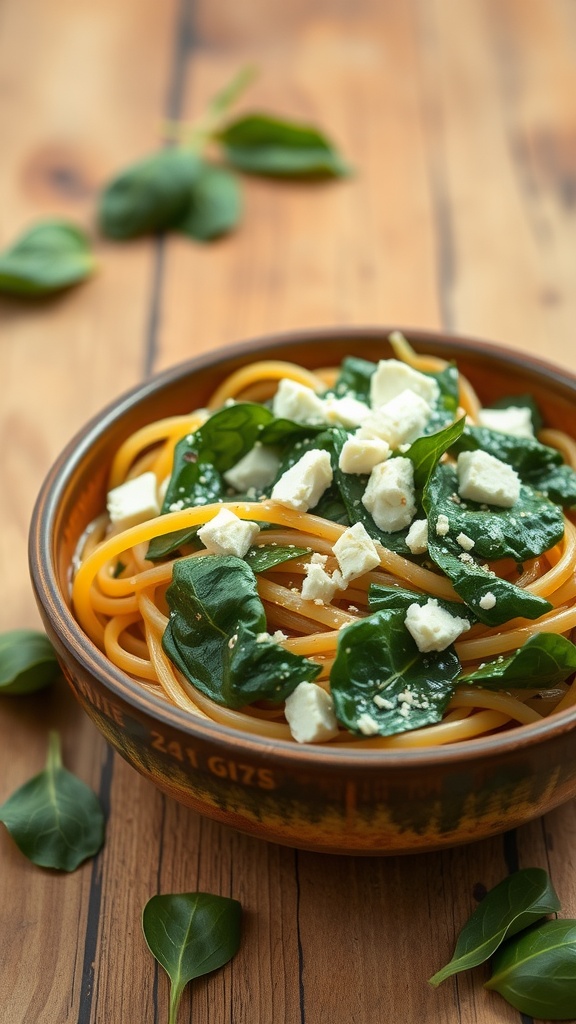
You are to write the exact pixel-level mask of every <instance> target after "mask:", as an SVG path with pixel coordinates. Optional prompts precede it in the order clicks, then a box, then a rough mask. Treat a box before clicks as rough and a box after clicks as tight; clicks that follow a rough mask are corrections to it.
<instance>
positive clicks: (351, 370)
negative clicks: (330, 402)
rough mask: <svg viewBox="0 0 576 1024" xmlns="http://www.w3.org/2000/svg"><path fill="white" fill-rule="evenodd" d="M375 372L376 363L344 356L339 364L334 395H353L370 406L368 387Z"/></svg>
mask: <svg viewBox="0 0 576 1024" xmlns="http://www.w3.org/2000/svg"><path fill="white" fill-rule="evenodd" d="M375 372H376V363H371V362H369V360H368V359H359V358H358V357H357V356H346V358H345V359H343V360H342V363H341V364H340V370H339V372H338V377H337V378H336V383H335V385H334V394H335V395H338V396H343V395H353V396H354V398H358V399H359V400H360V401H361V402H366V403H368V404H370V385H371V381H372V375H373V374H374V373H375Z"/></svg>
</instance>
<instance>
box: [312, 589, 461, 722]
mask: <svg viewBox="0 0 576 1024" xmlns="http://www.w3.org/2000/svg"><path fill="white" fill-rule="evenodd" d="M405 617H406V612H405V610H404V609H402V610H391V609H387V610H384V611H378V612H374V613H373V614H372V615H369V616H367V617H366V618H365V619H362V620H361V621H360V622H356V623H354V624H353V625H351V626H347V627H346V628H345V629H343V630H341V633H340V636H339V637H338V647H337V651H336V659H335V661H334V665H333V666H332V671H331V673H330V690H331V693H332V699H333V701H334V711H335V714H336V718H337V719H338V721H339V722H341V723H342V725H344V726H346V728H347V729H350V731H351V732H355V733H364V734H368V735H370V734H371V733H374V734H376V733H378V734H379V735H380V736H390V735H392V734H394V733H400V732H405V731H406V730H408V729H420V728H422V726H425V725H431V724H432V723H434V722H439V721H440V719H441V718H442V715H443V713H444V710H445V708H446V705H447V704H448V701H449V700H450V698H451V696H452V694H453V692H454V680H455V679H456V677H457V675H458V673H459V671H460V662H459V661H458V658H457V657H456V654H455V653H454V649H453V648H452V647H450V648H447V649H446V650H445V651H441V652H439V653H438V652H432V653H430V654H422V653H421V652H420V651H419V650H418V648H417V646H416V644H415V643H414V640H413V639H412V637H411V636H410V634H409V632H408V630H407V629H406V627H405V625H404V619H405Z"/></svg>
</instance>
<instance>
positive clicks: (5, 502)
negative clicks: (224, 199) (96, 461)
mask: <svg viewBox="0 0 576 1024" xmlns="http://www.w3.org/2000/svg"><path fill="white" fill-rule="evenodd" d="M247 62H253V63H255V64H256V65H257V66H258V68H259V70H260V74H259V78H258V80H257V81H256V82H255V84H254V85H253V86H252V88H251V90H250V92H249V94H248V95H247V96H246V98H245V99H244V100H243V101H242V104H241V108H242V109H248V108H255V107H262V108H266V109H268V110H271V111H273V112H275V113H282V114H284V115H286V116H292V117H294V118H297V119H301V120H308V121H314V122H317V123H318V124H320V125H321V126H323V127H324V128H325V129H326V130H327V131H328V132H329V133H330V134H331V135H332V136H333V137H334V139H335V140H337V142H338V143H339V144H340V147H341V148H342V150H343V152H344V153H345V155H346V156H347V157H348V158H349V159H350V160H351V161H352V162H353V163H354V165H355V167H356V174H355V176H353V177H351V178H350V179H348V180H346V181H339V182H334V183H331V184H325V185H318V186H298V185H294V184H286V183H283V184H279V183H273V182H272V183H270V182H266V181H264V180H255V179H253V180H251V181H247V182H246V210H245V219H244V223H243V225H242V228H241V230H239V231H238V232H237V233H235V234H234V235H231V236H230V237H229V238H227V239H225V240H222V241H220V242H219V243H217V244H215V245H213V246H204V247H202V246H198V245H194V244H192V243H191V242H189V241H188V240H186V239H183V238H178V237H175V236H174V237H170V238H169V240H157V241H150V240H143V241H138V242H133V243H130V244H125V245H122V244H114V243H111V242H105V241H104V240H103V239H101V238H97V236H96V233H95V230H94V226H93V225H94V209H95V201H96V197H97V193H98V190H99V189H100V187H101V186H102V184H103V183H104V182H105V181H106V180H107V179H108V178H109V177H110V175H112V174H113V173H115V172H116V171H118V170H119V169H120V168H121V167H124V166H125V165H126V164H127V163H129V162H131V161H132V160H134V159H136V158H138V157H139V156H141V155H143V154H145V153H146V152H148V151H150V150H152V149H154V148H155V147H156V146H157V145H158V144H159V141H160V138H161V132H162V124H163V122H164V121H165V120H166V119H176V118H181V117H182V118H186V119H189V118H192V117H194V116H195V115H197V114H198V113H199V112H200V111H201V110H202V109H203V105H204V103H205V101H206V100H207V98H208V97H210V96H211V95H212V94H213V93H214V92H215V91H216V90H217V89H218V88H219V87H220V86H221V85H222V84H223V83H224V82H225V81H226V80H227V79H228V78H229V77H230V76H231V75H232V74H233V73H234V72H235V71H236V70H238V68H239V67H241V66H242V65H244V64H245V63H247ZM239 109H240V108H239ZM0 117H1V125H2V130H1V135H0V137H1V139H2V160H1V161H0V197H1V209H2V218H1V225H0V244H1V245H7V244H8V243H9V242H11V241H12V240H13V239H14V238H15V236H16V235H17V234H18V233H19V232H20V231H21V230H23V229H24V228H25V227H26V226H27V225H29V224H31V223H32V222H33V221H34V220H35V219H37V218H40V217H44V216H49V215H58V216H60V215H62V216H66V217H69V218H71V219H73V220H75V221H77V222H78V223H80V224H83V225H85V226H87V227H88V228H89V229H90V230H91V231H92V232H93V233H94V237H95V238H96V248H97V253H98V259H99V264H100V270H99V273H98V274H97V276H96V277H94V279H93V280H91V281H90V282H88V283H87V284H85V285H83V286H81V287H79V288H77V289H75V290H73V291H71V292H69V293H68V294H66V295H63V296H61V297H58V298H54V299H52V300H50V301H46V302H43V303H39V304H25V303H24V302H17V301H8V300H3V301H2V302H1V304H0V380H1V381H2V402H1V406H0V410H1V411H0V416H1V430H2V445H1V447H0V460H1V467H2V485H1V489H0V517H1V518H0V522H1V528H0V565H1V567H2V575H3V593H4V600H3V602H2V608H1V612H0V628H1V629H2V630H4V629H9V628H14V627H21V626H35V625H36V624H37V623H38V616H37V613H36V610H35V606H34V601H33V597H32V594H31V588H30V584H29V581H28V570H27V563H26V538H27V529H28V521H29V516H30V512H31V508H32V504H33V500H34V497H35V495H36V493H37V491H38V489H39V487H40V484H41V481H42V479H43V477H44V475H45V473H46V472H47V470H48V467H49V466H50V464H51V462H52V461H53V459H54V458H55V456H56V455H57V453H58V452H59V450H60V449H61V448H62V447H63V445H64V443H65V442H66V441H67V440H68V438H69V437H70V436H71V435H72V434H73V432H74V431H75V430H76V429H77V428H79V427H80V426H81V425H82V424H83V423H84V422H85V421H86V419H87V418H88V417H89V416H90V415H91V414H93V413H95V412H96V411H97V410H98V409H100V408H101V407H102V406H103V405H105V404H106V403H107V402H108V401H109V400H111V399H112V398H114V397H115V396H116V395H118V394H120V393H121V392H122V391H124V390H125V389H127V388H128V387H129V386H131V385H133V384H135V383H136V382H138V381H139V380H141V379H142V378H143V377H145V376H147V375H149V374H151V373H153V372H155V371H157V370H159V369H160V368H163V367H166V366H169V365H172V364H174V363H176V362H178V361H179V360H181V359H183V358H185V357H188V356H191V355H193V354H195V353H198V352H200V351H203V350H206V349H214V348H216V347H218V346H220V345H222V344H225V343H227V342H232V341H235V340H238V339H242V338H249V337H251V336H256V335H258V334H261V333H263V332H267V331H276V330H284V329H289V328H294V327H305V326H317V325H331V324H382V323H385V324H399V325H406V326H421V327H430V328H436V327H439V326H442V327H444V328H447V329H449V330H452V331H458V332H460V333H466V334H471V335H476V336H480V337H485V338H488V339H493V340H498V341H503V342H506V343H507V344H508V345H511V346H514V347H515V348H518V349H525V350H529V351H532V352H536V353H538V354H543V355H545V356H546V357H548V358H549V359H550V360H553V361H555V362H556V363H559V364H561V365H568V366H571V367H572V368H574V364H575V361H576V360H575V357H574V325H575V324H576V286H575V277H574V272H575V271H574V268H575V265H576V212H575V211H576V205H575V204H576V8H575V7H574V4H573V3H572V2H571V0H458V2H455V0H379V2H377V0H354V2H352V0H348V2H347V0H316V2H308V3H307V2H305V0H290V2H289V3H275V2H273V0H245V2H244V3H235V4H234V3H225V2H223V0H196V2H193V0H163V2H158V0H98V2H96V0H80V2H78V3H69V2H66V0H43V2H41V0H4V3H3V5H2V11H1V16H0ZM49 727H55V728H58V729H59V730H60V732H61V734H62V737H63V745H64V757H65V761H66V763H67V765H68V766H69V767H70V768H71V769H73V770H74V771H75V772H76V773H77V774H78V775H80V776H81V777H82V778H83V779H84V780H85V781H87V782H88V783H89V784H91V785H92V786H93V787H94V789H95V790H96V791H97V792H98V793H99V794H100V796H101V798H102V799H103V801H104V803H105V805H106V807H107V809H108V812H109V818H108V828H107V840H106V845H105V848H104V850H103V852H102V853H101V855H99V856H98V857H97V858H96V859H95V860H93V861H91V862H89V863H87V864H85V865H84V866H83V867H82V868H80V869H79V870H78V871H76V872H75V873H73V874H71V875H67V876H64V875H59V874H54V873H50V872H48V871H41V870H39V869H37V868H35V867H33V866H32V865H31V864H29V863H28V862H27V861H26V860H25V859H24V858H23V857H22V856H21V855H20V854H19V852H18V851H17V849H16V847H15V846H14V844H13V843H12V841H11V840H10V838H9V837H8V835H7V834H6V832H5V830H4V829H2V830H1V831H0V920H1V926H0V965H1V967H0V971H1V993H2V995H1V1006H2V1009H1V1010H0V1018H1V1019H2V1021H6V1022H8V1021H10V1024H96V1022H98V1024H104V1022H106V1024H136V1022H138V1024H140V1022H150V1024H152V1022H154V1024H163V1022H165V1021H166V1019H167V992H168V986H167V981H166V978H165V976H164V974H163V972H162V971H159V970H157V969H156V968H155V964H154V961H153V960H152V958H151V956H150V954H149V953H148V951H147V949H146V947H145V944H144V940H143V937H142V933H141V928H140V915H141V910H142V907H143V905H144V903H145V902H146V900H147V899H148V898H149V897H150V896H151V895H153V894H154V893H156V892H175V891H184V890H195V889H200V890H206V891H211V892H217V893H221V894H223V895H232V896H234V897H236V898H238V899H240V900H241V902H242V904H243V907H244V909H245V918H244V932H243V943H242V947H241V951H240V953H239V954H238V956H237V957H236V958H235V960H234V961H233V962H232V963H231V964H230V965H229V966H228V967H226V968H225V969H223V970H222V971H220V972H218V973H217V974H214V975H212V976H210V977H208V978H207V979H204V980H201V981H199V982H197V983H196V984H195V985H194V987H193V990H191V991H190V990H189V991H188V992H187V993H186V994H185V996H184V999H183V1003H182V1008H181V1016H180V1020H181V1021H183V1022H184V1021H194V1024H202V1022H206V1024H208V1022H209V1024H232V1022H234V1024H244V1022H245V1024H248V1022H249V1024H297V1022H298V1024H304V1022H305V1024H324V1022H326V1024H352V1022H354V1024H375V1022H384V1021H391V1022H392V1021H393V1022H401V1024H420V1022H422V1021H436V1022H439V1024H448V1022H451V1024H452V1022H456V1021H458V1022H459V1024H471V1022H475V1024H489V1022H496V1021H498V1022H499V1024H502V1022H507V1021H510V1022H512V1021H518V1020H520V1015H519V1014H517V1013H516V1012H515V1011H514V1010H512V1009H511V1008H510V1007H509V1006H508V1005H507V1004H506V1003H504V1002H503V1001H502V1000H501V999H500V998H499V997H498V996H496V995H495V994H490V993H488V992H487V991H485V990H484V989H483V988H482V981H483V980H484V979H485V977H486V976H487V975H486V973H485V972H484V969H483V968H480V969H478V970H476V971H475V972H473V973H472V974H465V975H461V976H460V978H459V979H458V980H457V981H449V982H447V983H446V984H444V985H443V986H442V987H441V988H440V989H439V990H437V991H434V990H432V988H431V987H430V986H428V985H427V982H426V979H427V978H428V976H429V975H430V974H431V973H432V972H433V971H434V970H435V969H437V968H438V967H439V966H440V965H441V964H442V963H443V962H444V961H445V960H446V959H447V958H448V956H449V955H450V953H451V950H452V945H453V942H454V938H455V934H456V931H457V929H458V928H459V927H460V925H461V924H462V923H463V921H464V920H465V918H466V917H467V916H468V914H469V913H470V912H471V910H472V909H473V907H474V906H475V905H476V900H477V899H478V898H479V894H480V893H481V892H482V891H483V888H489V887H490V886H492V885H494V884H495V883H496V882H498V881H500V879H502V878H503V877H504V876H505V875H506V874H507V873H508V872H510V871H512V870H514V869H515V868H516V867H518V866H537V865H539V866H542V867H545V868H547V869H548V870H549V871H550V872H551V875H552V878H553V880H554V882H555V884H556V887H557V889H558V892H559V895H560V898H561V900H562V904H563V914H564V915H565V916H571V915H575V914H576V870H575V869H576V852H575V851H576V843H575V839H576V807H575V805H574V804H569V805H567V806H564V807H563V808H561V809H558V810H556V811H555V812H554V813H552V814H550V815H548V816H547V817H546V818H545V819H543V820H539V821H535V822H533V823H532V824H529V825H527V826H525V827H524V828H522V829H519V830H518V831H516V832H512V833H508V834H506V835H504V836H503V837H501V838H496V839H494V840H491V841H485V842H481V843H478V844H475V845H472V846H468V847H466V848H462V849H458V850H454V851H447V852H444V853H442V854H437V855H436V854H429V855H422V856H414V857H411V858H390V859H386V858H383V859H376V858H374V859H370V858H368V859H360V858H358V859H356V858H337V857H335V858H330V857H325V856H320V855H318V854H312V853H303V852H295V851H293V850H290V849H284V848H280V847H276V846H271V845H266V844H264V843H260V842H258V841H255V840H253V839H250V838H246V837H245V836H242V835H239V834H237V833H235V832H233V831H231V830H228V829H227V828H225V827H222V826H220V825H217V824H214V823H212V822H210V821H207V820H203V819H201V818H199V817H198V816H197V815H195V814H194V813H192V812H190V811H188V810H186V809H184V808H182V807H180V806H178V805H176V804H175V803H173V802H171V801H170V800H168V799H166V798H164V797H163V796H162V795H160V794H159V793H158V792H157V791H156V790H155V789H154V788H153V787H152V786H151V785H150V784H149V783H148V782H146V781H145V780H144V779H143V778H141V777H140V776H138V775H137V774H136V773H135V772H134V771H133V770H132V769H131V768H129V767H128V766H127V765H126V764H125V763H124V762H123V760H122V759H121V758H120V757H118V756H116V755H114V754H113V753H112V752H111V751H110V750H109V749H107V747H106V745H105V743H104V741H103V739H102V738H101V737H100V735H99V733H97V732H96V730H95V728H94V727H93V726H92V724H91V723H90V722H89V720H88V719H87V718H86V717H85V716H84V714H83V713H82V712H81V710H80V709H79V707H77V706H76V704H75V702H74V701H73V699H72V697H71V696H70V695H69V693H68V691H67V689H66V687H65V684H64V683H63V682H62V684H61V685H57V686H56V687H55V688H54V689H53V690H51V691H49V692H45V693H44V694H43V695H42V696H39V697H38V698H35V699H23V698H20V699H8V698H3V699H2V701H1V703H0V742H1V746H0V750H1V755H0V756H1V765H2V770H1V776H0V801H2V800H4V799H5V798H6V797H7V795H8V794H9V793H11V792H12V791H13V790H14V789H15V788H16V787H17V786H18V785H20V784H21V783H22V782H23V781H24V780H25V779H27V778H28V777H29V776H31V775H32V774H34V773H35V772H37V771H39V770H40V768H41V767H42V765H43V763H44V758H45V752H46V740H47V730H48V728H49ZM524 1019H525V1020H526V1019H527V1018H524Z"/></svg>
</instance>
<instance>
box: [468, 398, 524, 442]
mask: <svg viewBox="0 0 576 1024" xmlns="http://www.w3.org/2000/svg"><path fill="white" fill-rule="evenodd" d="M478 423H479V425H480V426H481V427H488V429H489V430H498V431H500V433H502V434H512V435H513V436H514V437H534V428H533V426H532V416H531V414H530V409H529V408H528V406H527V405H510V406H508V408H507V409H480V410H479V412H478Z"/></svg>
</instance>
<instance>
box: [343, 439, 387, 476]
mask: <svg viewBox="0 0 576 1024" xmlns="http://www.w3.org/2000/svg"><path fill="white" fill-rule="evenodd" d="M389 454H390V445H389V444H388V442H387V441H384V440H383V439H382V438H381V437H366V438H362V437H357V436H356V437H349V438H348V440H347V441H345V442H344V444H343V445H342V451H341V452H340V458H339V460H338V467H339V469H341V470H342V472H343V473H355V474H357V475H358V476H361V475H363V474H368V473H371V472H372V470H373V469H374V466H377V465H378V463H379V462H384V461H385V460H386V459H387V458H388V455H389Z"/></svg>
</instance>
